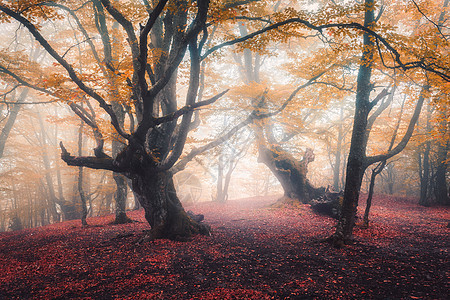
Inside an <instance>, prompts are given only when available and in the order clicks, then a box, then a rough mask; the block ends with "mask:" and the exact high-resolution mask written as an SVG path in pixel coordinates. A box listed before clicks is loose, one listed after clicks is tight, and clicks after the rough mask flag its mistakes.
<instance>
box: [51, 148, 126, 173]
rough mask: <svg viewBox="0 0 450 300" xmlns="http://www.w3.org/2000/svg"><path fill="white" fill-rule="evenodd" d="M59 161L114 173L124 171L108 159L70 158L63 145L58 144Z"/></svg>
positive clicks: (91, 157)
mask: <svg viewBox="0 0 450 300" xmlns="http://www.w3.org/2000/svg"><path fill="white" fill-rule="evenodd" d="M59 146H60V147H61V159H62V160H63V161H64V162H65V163H66V164H68V165H69V166H78V167H87V168H91V169H102V170H110V171H114V172H123V171H124V170H123V169H121V168H119V167H118V166H116V165H115V164H114V160H113V159H112V158H110V157H102V158H99V157H93V156H78V157H76V156H72V155H70V153H69V152H67V150H66V148H65V147H64V145H63V143H62V142H60V143H59Z"/></svg>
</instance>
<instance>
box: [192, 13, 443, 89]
mask: <svg viewBox="0 0 450 300" xmlns="http://www.w3.org/2000/svg"><path fill="white" fill-rule="evenodd" d="M291 23H300V24H302V25H304V26H305V27H307V28H309V29H312V30H316V31H318V32H320V33H321V32H322V31H323V30H324V29H330V28H339V29H341V28H347V29H357V30H361V31H363V32H365V33H366V34H368V35H370V36H372V37H374V38H375V40H376V44H377V46H378V50H379V53H380V56H381V55H382V53H381V48H380V43H381V44H383V45H384V46H385V47H386V49H387V50H388V51H389V52H390V53H391V54H392V56H393V60H394V62H395V63H396V64H397V65H394V66H388V65H386V64H385V62H384V60H383V65H384V66H385V67H386V68H390V69H397V68H401V69H402V70H404V71H406V70H410V69H416V68H420V69H423V70H426V71H428V72H431V73H435V74H437V75H439V76H440V77H441V78H442V79H444V80H445V81H450V74H448V70H447V69H446V68H445V67H442V66H439V65H437V64H436V63H429V64H426V63H425V62H423V61H421V60H419V61H410V62H403V61H402V59H401V54H400V53H399V52H398V51H397V50H396V49H395V48H394V47H393V46H392V45H391V44H390V43H389V42H388V41H387V40H386V39H385V38H383V37H382V36H381V35H379V34H378V33H376V32H375V31H373V30H372V29H370V28H368V27H366V26H364V25H361V24H359V23H356V22H352V23H330V24H323V25H314V24H312V23H310V22H308V21H306V20H303V19H300V18H291V19H287V20H284V21H282V22H278V23H275V24H272V25H270V26H267V27H265V28H263V29H260V30H257V31H255V32H252V33H250V34H248V35H246V36H243V37H240V38H237V39H234V40H231V41H227V42H224V43H222V44H219V45H216V46H214V47H212V48H210V49H209V50H208V51H206V52H205V53H204V54H203V55H202V57H201V59H202V60H204V59H205V58H206V57H208V56H209V55H210V54H211V53H213V52H215V51H217V50H219V49H221V48H223V47H226V46H231V45H234V44H237V43H241V42H244V41H247V40H249V39H251V38H254V37H256V36H258V35H261V34H263V33H265V32H268V31H270V30H274V29H277V28H279V27H281V26H284V25H287V24H291Z"/></svg>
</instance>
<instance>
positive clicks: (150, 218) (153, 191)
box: [130, 171, 210, 241]
mask: <svg viewBox="0 0 450 300" xmlns="http://www.w3.org/2000/svg"><path fill="white" fill-rule="evenodd" d="M130 177H131V180H132V186H133V191H134V192H135V193H136V196H137V198H138V200H139V202H140V204H141V206H142V207H143V208H144V210H145V219H146V220H147V222H148V223H149V224H150V226H151V230H150V232H149V235H148V238H149V239H150V240H153V239H160V238H168V239H172V240H180V241H185V240H187V239H189V238H190V237H191V236H192V235H194V234H198V233H200V234H209V233H210V228H209V226H207V225H206V224H202V223H199V222H196V221H194V220H193V219H192V218H191V217H189V216H188V215H187V214H186V212H185V210H184V208H183V206H182V204H181V202H180V200H179V199H178V197H177V194H176V191H175V187H174V184H173V178H172V174H171V173H170V171H163V172H158V173H154V172H144V173H134V174H132V175H131V176H130Z"/></svg>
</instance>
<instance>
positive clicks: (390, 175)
mask: <svg viewBox="0 0 450 300" xmlns="http://www.w3.org/2000/svg"><path fill="white" fill-rule="evenodd" d="M169 2H170V1H169ZM257 2H258V1H257ZM288 2H289V1H279V2H277V1H273V3H272V2H271V1H267V3H266V2H261V3H249V4H245V5H237V4H236V5H237V6H235V5H231V4H230V6H227V5H225V4H224V3H222V2H221V1H218V2H217V3H215V2H214V3H215V4H214V5H215V6H214V7H215V8H214V9H216V10H217V9H219V10H220V9H222V10H223V13H222V14H218V16H214V15H213V14H214V13H217V11H216V10H214V9H213V10H210V9H211V8H206V7H205V8H202V9H205V14H204V15H203V14H202V12H201V10H197V9H194V7H195V4H194V3H191V4H187V2H186V3H184V2H183V4H182V5H183V7H184V5H186V7H185V10H184V11H183V12H181V10H180V11H178V10H176V9H174V10H171V9H170V8H168V7H170V5H172V4H167V5H168V6H167V7H165V5H166V4H163V2H161V7H160V6H158V7H155V13H156V12H158V14H160V19H154V20H153V19H152V18H153V17H152V16H150V19H149V20H151V22H150V21H149V23H148V24H149V25H147V26H149V27H148V28H146V29H145V30H148V31H147V33H146V35H144V34H143V33H142V32H141V33H139V32H138V31H136V29H133V30H131V29H130V28H133V27H132V24H138V23H140V24H144V23H145V22H144V21H145V20H147V19H148V18H149V16H148V15H147V14H146V13H145V12H146V10H149V7H146V5H150V4H149V3H147V2H146V1H143V3H140V2H139V1H134V2H133V1H131V2H129V3H128V2H127V3H126V5H125V4H124V5H125V6H124V10H123V11H122V12H120V10H118V11H114V10H113V9H112V8H111V7H109V6H108V5H105V3H103V1H93V3H92V5H86V6H84V5H82V6H80V7H77V1H73V3H67V4H66V3H59V2H58V3H57V4H56V3H55V4H54V5H48V6H47V5H44V4H43V5H37V4H36V5H35V4H33V3H29V4H27V5H29V7H28V9H29V10H30V15H29V16H26V15H23V12H22V11H21V10H20V7H19V6H20V5H22V4H23V5H25V4H24V3H22V1H18V2H17V3H16V4H14V3H10V4H1V14H2V16H4V17H3V19H2V23H1V26H2V33H1V34H2V42H1V47H2V52H1V55H0V80H1V82H0V84H1V95H2V98H1V103H0V105H1V106H0V109H1V120H0V125H1V130H2V131H1V135H0V193H1V197H0V231H7V230H10V229H14V228H27V227H36V226H42V225H46V224H50V223H55V222H59V221H63V220H70V219H77V218H81V219H82V222H83V224H84V223H85V222H86V217H94V216H102V215H106V214H115V215H116V218H117V220H122V221H127V216H126V212H127V211H130V210H134V209H141V208H142V206H144V208H145V209H147V207H148V208H149V207H152V205H153V204H151V203H152V201H153V200H151V198H152V197H153V196H154V195H156V194H158V193H156V192H151V191H144V190H145V187H146V186H147V187H148V186H151V185H152V184H150V183H147V184H145V183H143V182H145V180H150V181H151V180H153V179H152V178H153V177H152V176H153V175H151V173H152V172H153V171H148V170H150V169H152V168H154V170H155V171H154V172H156V173H155V174H160V173H161V174H163V173H164V172H167V173H164V176H162V175H161V176H162V177H164V178H167V179H165V180H167V182H166V183H165V184H163V186H164V187H167V190H164V192H162V193H163V194H164V193H165V194H167V195H169V194H175V193H176V195H177V198H178V199H179V200H180V201H181V204H182V205H184V206H186V207H188V206H189V205H190V204H193V203H198V202H208V201H213V202H218V203H224V202H227V201H239V199H245V198H251V197H267V196H278V197H280V198H282V197H285V198H286V197H287V198H299V199H300V200H301V201H302V202H303V203H308V202H309V201H310V200H312V199H313V198H318V197H319V196H318V194H317V195H316V192H317V193H318V191H319V189H322V191H323V190H325V189H326V190H327V191H328V190H333V191H334V192H340V191H342V190H344V188H345V184H346V180H347V179H346V176H352V175H349V174H347V172H346V171H347V162H348V161H352V158H351V157H349V153H351V152H352V151H353V150H351V149H352V147H355V143H356V142H355V143H353V142H352V132H353V128H355V127H354V126H357V125H355V124H357V122H359V121H355V117H354V116H355V107H356V108H357V107H359V106H357V105H355V103H356V102H358V101H362V100H358V99H362V98H361V97H366V98H367V99H366V100H364V101H366V102H367V103H368V104H367V105H368V107H370V108H369V112H370V113H368V114H367V116H366V120H365V121H364V122H366V123H367V124H366V125H364V126H366V127H367V128H365V129H364V130H365V131H364V132H365V133H364V135H365V136H366V137H365V138H364V139H363V140H362V142H358V143H359V144H361V147H363V149H362V150H361V151H360V152H358V153H365V154H359V155H360V156H367V157H364V159H365V161H363V162H362V163H361V166H362V167H361V170H362V174H363V175H362V176H361V177H362V179H360V181H361V183H360V185H361V187H360V189H359V190H360V191H361V193H364V194H365V193H369V192H370V191H371V189H372V191H374V192H375V193H377V194H388V195H398V196H408V197H418V199H419V200H418V201H419V202H420V203H421V204H423V205H431V204H438V203H439V204H442V203H444V202H445V201H446V200H442V199H444V198H443V196H442V195H443V194H442V193H443V192H442V190H443V188H442V187H444V188H445V186H446V184H447V182H448V176H447V177H446V172H447V168H446V166H447V157H448V132H447V130H448V126H447V125H446V120H447V118H448V111H447V110H446V109H445V104H444V103H445V101H446V100H448V94H445V88H443V86H444V85H442V84H441V81H445V80H447V79H448V74H446V73H445V72H444V71H442V70H444V69H442V68H441V69H439V68H437V67H436V68H435V69H433V68H431V67H429V66H432V64H430V65H426V66H421V65H418V66H419V67H420V68H419V67H417V68H418V69H412V70H411V72H410V73H405V74H406V75H405V74H399V73H401V72H398V71H397V69H396V68H389V67H387V66H385V65H384V64H385V60H386V57H387V56H388V55H390V53H391V52H390V51H392V50H391V49H390V48H389V47H390V44H386V43H388V42H386V41H385V40H383V39H382V37H381V36H378V35H373V38H376V39H377V42H378V43H381V44H383V45H384V46H383V47H382V48H380V49H379V51H378V52H376V51H374V52H373V53H371V54H370V55H371V57H370V58H367V59H366V61H367V63H366V64H367V66H366V65H364V63H360V62H359V60H361V61H364V59H365V57H366V56H367V57H369V56H368V55H369V54H368V53H366V52H361V49H362V48H364V47H366V46H367V47H369V46H370V47H372V46H373V42H370V41H368V40H367V39H366V40H362V39H361V38H356V37H354V36H352V35H351V33H350V32H352V30H356V29H355V28H354V27H351V26H353V25H351V26H350V25H340V27H339V26H337V27H336V28H341V29H342V28H344V29H345V30H343V29H342V32H340V31H339V30H341V29H339V30H337V29H336V28H334V27H323V28H322V27H321V28H320V29H319V28H318V27H315V26H316V25H314V26H313V25H311V24H313V23H314V22H316V20H315V19H314V18H315V17H314V14H318V15H320V14H321V13H323V11H326V9H329V11H328V18H329V22H341V23H343V24H344V23H345V24H347V23H349V22H350V21H352V20H353V19H352V18H354V19H356V20H358V18H359V21H363V18H368V16H364V14H362V13H361V12H362V8H361V7H362V6H358V5H354V4H353V3H350V2H349V1H341V2H339V3H334V2H333V4H329V3H325V2H326V1H324V2H323V3H322V1H299V2H298V3H296V4H295V5H294V4H292V3H288ZM17 5H18V6H17ZM205 5H206V4H205ZM208 5H209V4H208ZM292 5H293V6H292ZM377 5H378V4H377ZM379 5H380V6H377V13H378V16H377V17H376V18H378V19H377V21H379V23H380V24H388V23H389V22H391V23H393V24H400V23H399V22H400V21H398V20H397V18H398V19H400V17H399V16H396V15H395V14H396V13H395V12H396V11H398V10H396V9H395V7H396V5H397V4H394V3H392V4H390V5H387V4H386V5H385V4H384V3H383V4H379ZM36 7H41V8H42V9H43V12H38V10H37V9H36ZM322 10H323V11H322ZM430 10H431V9H430ZM132 11H134V12H136V13H135V14H133V13H132ZM149 11H150V10H149ZM342 11H346V13H345V14H344V13H342ZM225 12H226V13H225ZM434 13H435V16H434V17H435V18H436V20H437V21H436V22H437V23H432V22H431V23H430V24H428V23H427V25H426V26H429V30H433V27H434V25H436V24H440V23H439V22H441V21H442V20H443V19H442V16H441V15H439V13H440V11H439V10H436V11H435V12H434ZM229 14H237V15H240V14H242V16H244V17H242V20H241V21H236V20H235V19H233V18H232V17H231V16H230V15H229ZM290 14H292V15H297V16H303V15H304V16H309V17H308V18H310V19H309V20H310V21H308V22H303V23H302V24H303V26H300V25H298V24H297V23H295V22H296V21H292V20H291V19H286V18H288V16H290ZM402 14H403V15H404V17H405V20H406V19H407V20H408V21H402V22H403V23H402V24H401V25H402V27H401V28H402V30H403V32H402V34H404V35H405V39H406V36H407V37H408V38H410V39H411V41H410V43H415V40H414V38H415V36H414V35H419V36H420V34H421V33H418V32H416V31H414V24H415V23H414V22H415V20H416V19H417V18H418V19H420V18H423V16H421V15H417V14H413V13H411V12H410V11H408V10H405V11H404V12H403V13H402ZM105 15H106V16H107V17H105ZM120 15H121V16H122V17H120ZM181 15H183V17H181ZM169 16H170V17H169ZM205 16H206V17H205ZM219 16H220V17H219ZM250 16H251V17H250ZM394 16H395V18H394ZM27 17H28V18H32V21H33V22H31V23H30V24H28V23H27V22H26V21H25V19H26V18H27ZM175 17H176V18H180V19H176V18H175ZM24 18H25V19H24ZM164 18H166V19H164ZM170 18H175V19H176V20H175V19H173V20H172V19H171V21H170V22H172V23H171V24H172V25H169V24H168V23H164V22H169V21H168V20H169V19H170ZM202 18H203V19H202ZM246 18H248V20H246ZM265 18H267V20H270V21H267V22H268V24H272V23H274V22H275V21H274V20H278V19H279V20H281V19H283V18H284V19H286V20H288V21H286V22H288V23H289V24H291V23H290V22H292V24H291V25H292V26H287V25H286V26H285V27H283V26H284V25H276V26H275V27H274V28H276V30H275V31H272V29H271V27H267V24H266V25H264V24H265V23H264V22H263V20H265ZM277 18H278V19H277ZM373 18H374V19H375V15H374V16H373ZM126 19H130V20H132V21H130V23H129V24H131V25H126V24H128V23H127V22H125V21H123V20H126ZM245 20H246V21H245ZM279 20H278V21H279ZM439 20H441V21H439ZM353 21H354V20H353ZM177 22H179V23H177ZM180 22H181V23H180ZM183 22H184V23H183ZM202 22H203V23H204V25H205V29H204V30H200V29H198V28H200V27H201V25H199V24H201V23H202ZM260 22H262V23H260ZM442 22H444V21H442ZM182 23H183V24H182ZM203 23H202V24H203ZM258 24H259V25H258ZM261 24H263V25H264V26H263V25H261ZM317 24H320V23H317ZM130 26H131V27H130ZM142 26H143V25H142ZM171 26H172V27H171ZM189 26H191V27H189ZM199 26H200V27H199ZM261 26H263V27H261ZM277 26H279V28H278V27H277ZM320 26H322V25H320ZM330 26H331V25H330ZM333 26H334V25H333ZM380 26H381V25H380ZM383 26H384V25H383ZM386 26H387V25H386ZM424 26H425V25H424ZM438 26H441V25H438ZM142 28H144V27H142ZM173 28H178V29H177V30H173ZM261 28H265V29H261ZM427 28H428V27H427ZM143 30H144V29H143ZM258 30H262V31H261V32H259V31H258ZM266 30H267V32H266ZM347 30H348V32H347ZM358 30H360V32H359V33H358V34H361V35H362V34H366V35H367V34H369V33H368V32H369V31H367V30H365V29H364V28H362V29H361V28H359V29H358ZM194 32H195V33H194ZM380 32H381V31H380ZM252 34H253V35H254V36H256V38H250V37H249V36H250V35H252ZM380 34H381V33H380ZM433 34H435V35H436V36H437V37H436V39H439V38H440V37H441V36H440V35H442V32H440V31H438V32H434V33H433ZM194 35H195V36H196V37H195V41H194V40H193V39H192V40H191V42H192V43H191V44H189V43H187V42H186V43H185V42H184V40H183V39H182V38H181V37H182V36H185V37H187V36H189V37H191V36H194ZM294 36H297V37H301V38H293V37H294ZM163 37H164V38H163ZM132 40H135V42H130V41H132ZM399 40H400V38H399ZM389 42H391V43H392V41H389ZM133 43H135V44H137V43H141V44H140V45H141V48H140V50H139V51H140V52H139V51H138V50H137V48H134V47H135V46H134V45H133ZM195 43H196V44H195ZM370 43H372V44H370ZM398 43H400V42H398ZM194 44H195V45H194ZM144 45H145V46H144ZM371 45H372V46H371ZM387 45H388V46H389V47H388V46H387ZM435 45H436V49H435V50H433V51H437V52H438V51H439V49H441V48H439V47H444V46H441V45H440V44H437V42H435ZM177 47H178V48H177ZM444 48H445V47H444ZM180 49H181V50H180ZM133 51H134V52H133ZM136 51H138V52H136ZM424 51H425V50H424ZM429 51H432V50H429ZM136 53H139V55H137V54H136ZM433 53H434V52H433ZM411 55H412V54H411ZM417 55H418V54H417ZM431 56H432V55H431V54H430V57H431ZM142 59H145V60H146V67H145V68H141V69H139V64H140V63H137V62H139V61H142ZM411 59H413V58H411ZM392 63H397V64H401V61H400V62H399V61H393V62H392ZM443 64H445V61H442V62H439V64H438V63H436V64H435V65H436V66H437V65H439V66H440V65H443ZM363 67H365V68H366V69H367V70H364V68H363ZM369 69H370V72H369V71H368V70H369ZM423 70H425V71H426V72H430V74H432V77H427V76H428V75H426V76H425V75H424V73H423V72H425V71H423ZM406 71H409V69H407V68H404V72H406ZM363 72H366V73H367V74H369V75H367V76H369V81H368V82H366V83H364V84H366V90H369V93H368V95H366V96H361V95H362V93H363V92H361V91H363V89H361V88H359V87H357V86H360V85H362V84H363V83H361V80H360V79H358V78H359V77H358V76H360V75H359V74H362V73H363ZM427 74H428V73H427ZM433 76H434V77H433ZM421 80H422V81H424V80H428V81H427V84H420V83H419V82H420V81H421ZM433 80H434V81H433ZM440 80H441V81H440ZM366 94H367V93H366ZM152 97H153V98H152ZM358 114H359V113H358ZM149 120H151V121H149ZM355 136H358V134H356V135H355ZM352 143H353V145H352ZM358 151H359V150H358ZM144 152H146V153H144ZM142 153H144V154H142ZM355 153H356V152H355ZM139 155H143V156H142V157H140V156H139ZM357 156H358V155H356V160H358V158H357ZM147 160H148V162H146V161H147ZM138 161H139V164H140V165H138V164H137V163H136V162H138ZM130 162H133V163H130ZM144 162H145V163H144ZM138 169H139V170H138ZM143 173H146V174H147V173H148V174H147V175H145V176H147V177H148V178H147V177H145V176H143V175H142V174H143ZM297 173H298V174H297ZM169 174H170V175H169ZM286 174H288V175H286ZM295 174H297V175H295ZM373 174H375V175H373ZM172 175H173V178H172ZM140 176H141V177H142V176H143V177H142V178H140ZM158 176H159V175H158ZM286 176H288V177H289V176H290V177H289V178H287V177H286ZM295 176H297V177H295ZM358 176H359V175H358ZM144 177H145V178H144ZM162 177H161V178H162ZM294 177H295V178H294ZM299 178H300V179H299ZM372 178H373V180H372ZM375 178H376V184H373V186H372V188H371V182H372V181H373V182H375ZM352 180H353V179H352ZM358 180H359V179H358ZM138 182H139V183H138ZM172 185H173V186H174V190H173V191H172V189H171V186H172ZM293 185H298V186H304V187H293ZM155 186H156V185H155ZM165 189H166V188H165ZM301 189H305V190H308V191H307V192H305V193H304V194H302V193H303V192H301V191H300V190H301ZM439 193H440V194H439ZM152 195H153V196H152ZM446 197H447V198H448V195H447V196H446ZM144 198H145V199H147V198H149V199H147V200H145V201H144V202H142V201H143V200H142V199H144ZM177 201H178V200H177ZM345 201H347V200H345ZM349 201H355V200H354V199H353V200H349ZM356 201H357V200H356ZM145 203H147V204H145ZM346 203H347V202H346ZM349 203H350V202H349ZM143 204H144V205H143ZM149 209H150V208H149ZM155 218H156V217H155ZM150 223H151V221H150Z"/></svg>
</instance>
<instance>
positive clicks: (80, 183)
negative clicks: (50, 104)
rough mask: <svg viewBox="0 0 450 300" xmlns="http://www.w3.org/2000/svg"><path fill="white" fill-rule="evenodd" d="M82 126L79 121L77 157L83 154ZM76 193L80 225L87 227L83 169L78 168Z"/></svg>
mask: <svg viewBox="0 0 450 300" xmlns="http://www.w3.org/2000/svg"><path fill="white" fill-rule="evenodd" d="M83 124H84V122H83V121H81V122H80V127H79V128H78V156H81V155H82V154H83ZM78 193H79V195H80V200H81V225H83V226H87V225H88V223H87V221H86V217H87V214H88V210H87V205H86V195H85V193H84V190H83V167H78Z"/></svg>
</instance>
